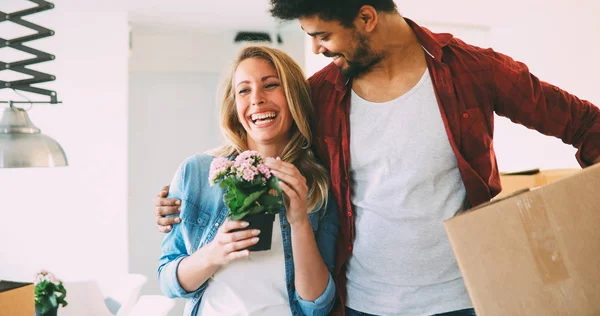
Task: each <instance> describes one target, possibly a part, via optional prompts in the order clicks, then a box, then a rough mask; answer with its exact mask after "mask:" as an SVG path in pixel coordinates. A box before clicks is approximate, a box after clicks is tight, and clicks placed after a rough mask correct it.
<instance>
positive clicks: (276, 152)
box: [248, 142, 285, 158]
mask: <svg viewBox="0 0 600 316" xmlns="http://www.w3.org/2000/svg"><path fill="white" fill-rule="evenodd" d="M284 148H285V145H279V144H258V143H254V142H248V149H250V150H255V151H257V152H258V153H259V154H260V155H261V156H263V157H265V158H266V157H273V158H276V157H281V155H282V154H283V149H284Z"/></svg>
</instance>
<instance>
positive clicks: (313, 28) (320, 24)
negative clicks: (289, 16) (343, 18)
mask: <svg viewBox="0 0 600 316" xmlns="http://www.w3.org/2000/svg"><path fill="white" fill-rule="evenodd" d="M298 21H299V22H300V27H301V28H302V30H303V31H304V32H306V33H308V34H312V33H318V32H321V33H322V32H326V31H329V30H331V28H332V27H333V26H334V25H335V22H333V21H325V20H322V19H320V18H319V17H317V16H311V17H303V18H299V19H298Z"/></svg>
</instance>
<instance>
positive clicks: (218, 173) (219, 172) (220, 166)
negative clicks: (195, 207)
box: [208, 157, 233, 186]
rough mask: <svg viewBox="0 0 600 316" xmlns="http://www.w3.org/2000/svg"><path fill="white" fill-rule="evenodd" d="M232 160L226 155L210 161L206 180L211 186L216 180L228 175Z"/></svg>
mask: <svg viewBox="0 0 600 316" xmlns="http://www.w3.org/2000/svg"><path fill="white" fill-rule="evenodd" d="M232 165H233V161H231V160H229V159H227V158H226V157H217V158H215V159H213V161H212V162H211V163H210V172H209V174H208V181H209V182H210V185H211V186H213V185H214V184H215V183H217V182H218V180H222V179H224V178H226V177H228V176H229V173H230V170H231V166H232Z"/></svg>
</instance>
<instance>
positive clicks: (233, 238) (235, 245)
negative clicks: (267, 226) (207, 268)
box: [208, 220, 260, 266]
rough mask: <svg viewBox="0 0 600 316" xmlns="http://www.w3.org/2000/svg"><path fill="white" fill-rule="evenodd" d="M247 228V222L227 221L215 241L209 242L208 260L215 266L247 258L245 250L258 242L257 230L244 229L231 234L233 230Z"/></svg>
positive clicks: (247, 252) (258, 232)
mask: <svg viewBox="0 0 600 316" xmlns="http://www.w3.org/2000/svg"><path fill="white" fill-rule="evenodd" d="M246 227H248V222H244V221H230V220H227V221H225V223H223V225H221V227H220V228H219V230H218V231H217V235H216V236H215V239H213V241H211V242H210V244H209V247H210V255H209V258H208V260H209V261H210V263H211V264H213V265H216V266H222V265H226V264H228V263H230V262H232V261H234V260H237V259H241V258H245V257H248V255H249V254H250V251H249V250H248V249H246V248H248V247H250V246H252V245H254V244H256V243H257V242H258V237H256V236H258V234H260V230H258V229H246V230H241V231H236V232H232V230H235V229H243V228H246Z"/></svg>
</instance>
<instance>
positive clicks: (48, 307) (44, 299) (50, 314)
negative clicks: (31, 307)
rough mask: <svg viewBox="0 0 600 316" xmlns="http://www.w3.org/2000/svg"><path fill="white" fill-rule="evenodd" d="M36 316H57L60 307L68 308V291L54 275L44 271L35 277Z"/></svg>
mask: <svg viewBox="0 0 600 316" xmlns="http://www.w3.org/2000/svg"><path fill="white" fill-rule="evenodd" d="M34 283H35V315H36V316H56V313H57V311H58V307H59V305H60V306H62V307H65V306H67V301H65V297H66V296H67V290H66V289H65V287H64V286H63V283H62V281H60V280H58V279H56V277H55V276H54V274H52V273H50V272H48V271H45V270H42V271H40V272H38V273H37V275H36V277H35V282H34Z"/></svg>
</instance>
